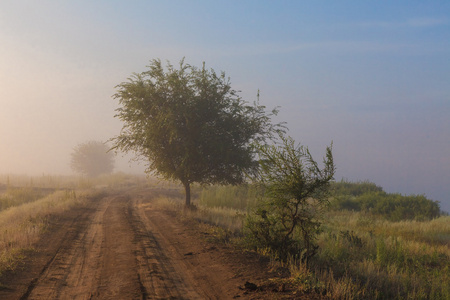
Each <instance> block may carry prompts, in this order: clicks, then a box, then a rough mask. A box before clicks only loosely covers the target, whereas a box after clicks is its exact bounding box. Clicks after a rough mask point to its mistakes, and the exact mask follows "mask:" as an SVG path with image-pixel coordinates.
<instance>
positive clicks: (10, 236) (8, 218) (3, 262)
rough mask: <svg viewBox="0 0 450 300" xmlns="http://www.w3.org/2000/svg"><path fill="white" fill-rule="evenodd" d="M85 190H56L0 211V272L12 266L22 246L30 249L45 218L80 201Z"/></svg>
mask: <svg viewBox="0 0 450 300" xmlns="http://www.w3.org/2000/svg"><path fill="white" fill-rule="evenodd" d="M86 197H87V193H86V192H85V193H79V194H76V193H75V192H74V191H57V192H55V193H53V194H51V195H48V196H46V197H44V198H42V199H39V200H37V201H34V202H30V203H26V204H23V205H20V206H15V207H11V208H8V209H6V210H4V211H2V212H0V274H1V273H2V272H3V271H4V270H8V269H9V270H11V269H14V268H15V266H16V265H17V263H18V262H19V261H20V259H21V258H22V253H23V251H24V250H26V249H31V248H32V246H33V244H34V243H35V242H36V241H37V240H38V239H39V236H40V234H41V233H42V231H43V230H44V229H45V227H46V225H47V223H48V220H49V218H51V217H52V216H55V215H58V214H61V213H63V212H64V211H66V210H68V209H71V208H72V207H74V206H78V205H83V204H84V203H85V201H86Z"/></svg>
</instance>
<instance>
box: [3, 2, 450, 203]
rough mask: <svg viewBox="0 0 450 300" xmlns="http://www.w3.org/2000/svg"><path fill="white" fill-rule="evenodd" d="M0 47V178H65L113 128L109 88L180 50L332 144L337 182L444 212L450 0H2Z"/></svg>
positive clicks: (297, 130)
mask: <svg viewBox="0 0 450 300" xmlns="http://www.w3.org/2000/svg"><path fill="white" fill-rule="evenodd" d="M0 45H1V46H0V105H1V109H0V173H26V172H31V173H34V174H41V173H46V174H47V173H51V174H66V173H70V168H69V159H70V152H71V150H72V148H73V147H74V146H75V145H77V144H78V143H81V142H84V141H86V140H90V139H99V140H107V139H109V138H110V137H112V136H115V135H116V134H118V132H119V130H120V128H121V124H120V122H119V121H118V120H116V119H114V118H113V116H114V109H115V108H117V102H116V101H115V100H114V99H112V98H111V96H112V95H113V94H114V91H115V90H114V87H115V86H116V85H117V84H119V83H120V82H122V81H125V80H126V78H127V77H128V76H130V75H131V73H133V72H141V71H144V70H145V66H146V65H147V64H148V61H149V60H151V59H153V58H160V59H161V60H163V61H164V60H170V61H171V62H172V63H177V62H178V61H179V60H180V59H181V58H182V57H186V61H187V62H188V63H190V64H194V65H199V66H200V65H201V63H202V62H203V61H205V62H206V64H207V66H208V67H211V68H213V69H215V70H216V71H225V72H226V74H227V75H228V76H230V78H231V82H232V86H233V87H234V88H235V89H237V90H241V91H242V92H241V96H242V97H243V98H244V99H246V100H247V101H250V102H251V101H254V100H255V99H256V93H257V90H258V89H260V91H261V92H260V94H261V97H260V101H261V103H262V104H264V105H266V106H267V107H269V108H272V107H274V106H280V114H279V116H278V120H279V121H286V122H287V123H288V127H289V129H290V130H289V134H290V135H291V136H292V137H293V138H295V139H296V140H297V141H298V142H301V143H302V144H304V145H306V146H309V148H310V149H311V150H312V153H313V155H314V156H315V157H316V158H317V159H318V160H320V158H321V156H322V155H323V154H324V151H325V147H326V146H327V145H329V144H330V142H331V141H333V143H334V156H335V161H336V164H337V169H338V174H337V176H336V178H337V179H338V180H339V179H341V178H347V179H349V180H370V181H373V182H375V183H377V184H378V185H381V186H382V187H384V188H385V189H386V190H387V191H389V192H399V193H403V194H425V195H426V196H428V197H429V198H431V199H433V200H439V201H441V202H442V206H443V208H445V209H446V210H450V196H449V195H450V187H449V186H450V118H449V116H450V84H449V82H450V1H263V0H260V1H56V0H55V1H48V0H47V1H21V0H18V1H17V0H16V1H8V0H6V1H1V2H0ZM119 168H121V169H123V170H125V171H126V170H131V169H130V167H129V164H128V163H126V162H125V163H124V162H121V163H120V164H119ZM135 169H136V167H135V166H133V170H135ZM137 169H139V170H141V169H142V167H140V168H139V167H137Z"/></svg>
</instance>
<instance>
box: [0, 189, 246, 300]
mask: <svg viewBox="0 0 450 300" xmlns="http://www.w3.org/2000/svg"><path fill="white" fill-rule="evenodd" d="M152 197H153V193H152V192H151V191H141V192H136V191H127V192H124V191H115V192H113V193H112V192H108V193H107V194H104V195H103V196H101V197H98V199H95V200H92V201H91V202H90V203H89V204H88V207H85V208H82V209H78V210H75V211H73V212H72V215H70V216H65V217H62V218H60V219H58V220H57V221H55V223H54V224H52V225H50V227H49V228H50V229H49V232H47V233H46V235H45V236H44V238H43V239H42V241H41V242H40V244H39V245H37V249H38V251H37V252H36V253H35V254H34V255H33V256H32V257H31V259H29V260H28V262H27V264H26V265H25V266H24V268H23V271H22V272H18V273H17V274H12V275H11V276H10V277H9V280H7V281H8V282H7V286H8V289H5V290H2V291H0V299H233V298H237V297H239V298H240V299H246V298H250V296H249V295H247V293H246V292H245V291H243V290H242V289H240V288H239V286H242V285H243V284H244V283H245V281H246V280H247V279H248V278H244V277H243V275H242V274H243V270H244V268H246V267H247V266H239V265H236V264H235V262H234V264H232V263H230V261H229V259H230V256H229V255H228V256H227V253H225V252H226V251H225V250H224V249H219V248H220V246H217V245H212V244H209V243H207V242H205V241H204V240H202V239H201V238H200V237H199V235H198V232H195V231H194V229H192V228H189V227H187V226H186V224H185V222H182V221H180V220H178V219H177V217H176V215H173V214H172V215H171V214H168V213H166V212H163V211H161V210H159V209H157V208H155V207H154V206H153V203H152ZM218 247H219V248H218ZM224 251H225V252H224Z"/></svg>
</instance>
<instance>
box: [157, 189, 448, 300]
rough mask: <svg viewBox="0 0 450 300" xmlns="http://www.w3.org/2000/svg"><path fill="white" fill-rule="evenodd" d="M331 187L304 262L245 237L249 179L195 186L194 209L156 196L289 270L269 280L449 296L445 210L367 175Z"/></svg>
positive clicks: (305, 289)
mask: <svg viewBox="0 0 450 300" xmlns="http://www.w3.org/2000/svg"><path fill="white" fill-rule="evenodd" d="M331 189H332V191H333V192H332V195H331V197H330V204H329V207H328V210H327V211H326V212H325V213H324V215H323V218H322V220H323V222H322V226H321V227H320V230H318V231H317V232H316V233H317V235H316V240H315V242H316V244H317V246H318V249H317V253H316V255H314V256H313V257H312V258H311V259H310V261H309V262H308V263H306V262H304V261H302V260H301V259H296V258H295V256H294V255H292V256H290V257H288V258H287V259H284V260H280V255H279V253H277V252H276V251H273V249H269V248H268V247H266V248H261V247H255V245H254V244H252V243H248V239H247V238H246V231H247V230H248V229H247V228H246V222H247V218H248V216H249V214H251V213H252V212H254V211H255V210H257V207H258V205H257V202H258V199H257V197H256V195H257V193H256V191H255V187H254V186H251V185H241V186H210V187H200V186H197V187H195V188H194V189H193V191H194V194H195V195H196V196H197V197H196V198H197V199H198V200H197V201H195V204H196V205H197V209H195V210H183V209H182V201H181V200H180V199H178V200H177V199H175V198H170V199H168V198H161V199H159V202H160V205H161V207H163V206H164V207H165V208H168V209H178V210H179V211H180V213H182V214H184V216H185V217H189V218H194V219H196V220H198V221H199V222H200V223H201V224H202V225H201V226H203V227H204V229H205V230H209V232H210V233H211V234H212V235H213V236H214V237H215V238H214V240H215V241H220V242H224V243H229V244H232V245H234V246H236V247H239V248H240V249H242V250H244V251H255V252H257V253H259V254H260V255H262V256H268V257H269V258H270V259H271V261H272V264H273V267H274V268H278V267H280V266H281V267H283V268H286V269H288V270H289V273H290V276H288V277H287V278H276V279H275V278H274V282H270V283H267V284H268V285H273V284H276V285H277V286H280V287H283V288H282V289H285V290H290V292H292V293H296V294H299V293H300V294H302V293H303V294H314V295H316V296H320V297H330V298H333V299H450V285H449V283H450V217H449V216H448V214H447V213H443V212H441V211H440V210H439V203H437V202H435V201H432V200H430V199H427V198H426V197H425V196H423V195H409V196H406V195H400V194H390V193H386V192H385V191H383V189H382V188H381V187H379V186H377V185H375V184H373V183H370V182H366V181H364V182H349V181H344V180H343V181H340V182H335V183H332V184H331ZM349 203H350V204H351V205H349ZM379 203H383V206H382V208H383V209H381V205H380V204H379ZM411 207H412V208H413V209H411ZM210 239H212V238H210ZM280 289H281V288H280ZM280 291H281V290H280Z"/></svg>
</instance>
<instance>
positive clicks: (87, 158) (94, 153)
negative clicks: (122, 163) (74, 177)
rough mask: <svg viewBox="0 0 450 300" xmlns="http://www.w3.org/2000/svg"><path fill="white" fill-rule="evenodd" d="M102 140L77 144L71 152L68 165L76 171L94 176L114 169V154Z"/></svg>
mask: <svg viewBox="0 0 450 300" xmlns="http://www.w3.org/2000/svg"><path fill="white" fill-rule="evenodd" d="M108 151H109V147H108V146H107V145H106V144H104V143H103V142H99V141H89V142H86V143H81V144H79V145H77V146H76V147H75V148H74V149H73V152H72V154H71V161H70V166H71V167H72V170H74V171H75V172H77V173H81V174H84V175H87V176H89V177H95V176H98V175H101V174H105V173H111V172H112V171H113V170H114V154H113V153H112V152H108Z"/></svg>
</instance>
